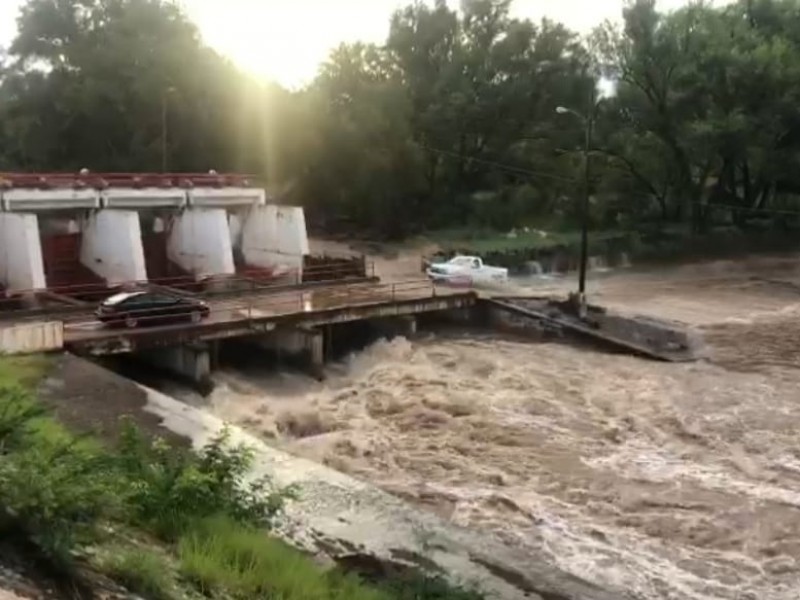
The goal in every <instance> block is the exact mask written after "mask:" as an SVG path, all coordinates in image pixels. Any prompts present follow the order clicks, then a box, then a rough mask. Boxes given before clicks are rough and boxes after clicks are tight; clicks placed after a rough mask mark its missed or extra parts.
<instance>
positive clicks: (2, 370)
mask: <svg viewBox="0 0 800 600" xmlns="http://www.w3.org/2000/svg"><path fill="white" fill-rule="evenodd" d="M49 365H50V359H49V358H48V357H47V356H44V355H42V354H33V355H27V356H0V386H3V385H19V386H22V387H26V388H27V387H31V386H34V385H36V384H37V383H38V382H39V381H40V380H41V379H42V377H44V375H45V373H46V372H47V369H48V368H49Z"/></svg>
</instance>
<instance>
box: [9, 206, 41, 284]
mask: <svg viewBox="0 0 800 600" xmlns="http://www.w3.org/2000/svg"><path fill="white" fill-rule="evenodd" d="M0 283H2V284H3V286H4V287H5V288H6V289H7V290H8V291H10V292H21V291H27V290H34V289H44V288H45V287H47V283H46V281H45V276H44V261H43V260H42V245H41V241H40V239H39V219H38V218H37V216H36V215H32V214H19V213H0Z"/></svg>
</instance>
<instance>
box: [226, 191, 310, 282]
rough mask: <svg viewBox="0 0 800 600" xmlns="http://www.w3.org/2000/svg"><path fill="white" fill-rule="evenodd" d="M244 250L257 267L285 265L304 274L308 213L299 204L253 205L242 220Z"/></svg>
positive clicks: (306, 252)
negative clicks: (306, 214)
mask: <svg viewBox="0 0 800 600" xmlns="http://www.w3.org/2000/svg"><path fill="white" fill-rule="evenodd" d="M239 237H240V240H241V241H240V243H241V250H242V255H243V257H244V260H245V262H246V263H247V264H249V265H253V266H255V267H264V268H269V267H277V266H285V267H288V268H290V269H292V270H295V271H296V272H297V273H298V276H299V277H302V271H303V257H304V256H305V255H306V254H308V253H309V247H308V234H307V232H306V217H305V213H304V212H303V209H302V208H301V207H299V206H276V205H272V204H270V205H266V206H254V207H253V208H251V209H250V211H249V212H248V213H247V216H246V217H245V219H244V222H243V223H242V224H241V233H240V236H239Z"/></svg>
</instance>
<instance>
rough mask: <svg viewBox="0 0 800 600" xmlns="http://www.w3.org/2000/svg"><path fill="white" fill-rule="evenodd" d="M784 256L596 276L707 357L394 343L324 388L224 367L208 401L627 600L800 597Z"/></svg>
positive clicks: (797, 338)
mask: <svg viewBox="0 0 800 600" xmlns="http://www.w3.org/2000/svg"><path fill="white" fill-rule="evenodd" d="M780 265H781V267H780V269H778V271H780V272H779V273H777V274H775V273H772V274H771V277H780V278H781V280H780V281H779V282H778V283H776V282H775V281H772V280H768V279H769V278H767V279H764V278H762V277H761V275H763V270H762V269H761V268H756V271H757V273H758V274H759V276H758V277H756V278H754V277H753V275H752V272H753V268H754V267H753V266H752V265H749V266H747V268H743V267H742V268H739V267H737V269H738V270H736V272H733V267H730V265H728V266H725V267H724V268H723V267H720V266H719V265H717V266H716V267H714V268H713V269H712V272H706V271H704V270H702V269H700V270H698V269H693V270H691V271H688V272H681V271H680V270H678V271H675V272H671V273H669V274H664V275H662V276H658V277H654V276H652V275H647V276H638V275H635V274H631V275H625V276H621V277H618V278H613V277H612V278H610V279H609V280H608V281H606V282H604V283H602V282H601V283H598V284H596V285H595V293H596V294H597V297H599V298H601V299H602V300H603V301H604V302H606V303H608V304H611V305H615V306H616V307H618V308H619V309H623V310H624V309H630V310H635V311H638V312H642V311H643V309H649V310H650V311H651V312H652V313H653V314H658V315H660V316H667V317H670V318H676V319H681V320H683V321H686V322H690V323H691V324H693V325H694V326H696V327H697V328H698V329H700V330H701V331H702V332H703V333H704V335H705V337H706V339H707V343H708V346H709V357H710V358H709V360H704V361H701V362H698V363H695V364H688V365H687V364H682V365H673V364H663V363H657V362H651V361H648V360H643V359H639V358H635V357H630V356H624V355H613V354H606V353H603V352H599V351H597V350H593V349H587V348H584V347H581V346H578V345H573V344H566V343H527V342H520V341H513V340H510V339H496V338H493V337H489V336H475V335H471V336H465V335H461V336H457V335H450V336H447V337H436V336H430V337H427V338H423V339H420V340H415V341H413V342H410V341H408V340H406V339H403V338H399V339H395V340H393V341H391V342H386V341H380V342H378V343H376V344H374V345H372V346H371V347H369V348H368V349H367V350H366V351H364V352H362V353H359V354H356V355H353V356H351V357H350V358H348V359H347V360H346V361H344V362H342V363H339V364H336V365H332V366H330V367H329V369H328V379H327V381H325V382H324V383H317V382H313V381H311V380H309V379H306V378H304V377H302V376H300V375H292V374H265V373H260V372H257V371H249V372H242V371H222V372H220V373H219V374H217V376H216V377H217V389H216V391H215V392H214V393H213V395H212V396H211V398H210V399H209V400H208V401H209V403H210V407H211V410H213V411H214V412H215V413H216V414H218V415H219V416H222V417H224V418H225V419H227V420H230V421H232V422H235V423H237V424H239V425H242V426H243V427H245V428H247V429H248V430H250V431H251V432H253V433H256V434H259V435H261V436H262V437H263V438H264V439H265V440H267V441H268V442H269V443H271V444H274V445H276V446H278V447H280V448H283V449H286V450H288V451H290V452H292V453H295V454H298V455H302V456H305V457H310V458H313V459H315V460H318V461H321V462H324V463H326V464H328V465H330V466H332V467H334V468H336V469H339V470H341V471H344V472H347V473H350V474H353V475H354V476H356V477H359V478H362V479H364V480H368V481H370V482H373V483H375V484H377V485H379V486H381V487H382V488H384V489H386V490H388V491H390V492H392V493H394V494H397V495H399V496H401V497H404V498H407V499H408V500H410V501H411V502H414V503H416V504H418V505H420V506H423V507H425V508H426V509H428V510H433V511H436V512H437V513H439V514H440V515H442V516H443V517H445V518H447V519H449V520H451V521H452V522H455V523H457V524H461V525H464V526H468V527H472V528H488V529H491V530H494V531H495V532H497V533H499V534H500V535H501V536H503V538H504V539H505V540H507V542H508V543H509V544H513V545H515V546H519V547H523V548H524V547H531V548H533V547H535V548H538V549H542V550H544V551H545V553H546V554H547V555H548V556H549V557H550V560H551V561H552V563H553V564H554V565H557V566H559V567H560V568H562V569H564V570H566V571H568V572H571V573H574V574H576V575H579V576H581V577H583V578H586V579H589V580H591V581H594V582H597V583H599V584H601V585H607V586H608V587H610V588H613V589H623V590H626V591H627V592H628V593H630V594H631V595H632V596H633V597H635V598H639V599H642V600H663V599H670V600H712V599H714V600H718V599H724V600H797V598H798V597H800V563H799V562H798V561H799V560H800V288H798V289H793V287H792V286H793V285H794V284H793V283H792V282H793V281H795V280H796V275H797V272H796V268H795V267H794V266H793V265H794V262H791V263H786V264H784V263H780ZM773 266H774V265H773ZM729 267H730V268H729ZM781 269H784V270H783V271H781ZM786 269H788V271H786ZM787 282H788V283H787Z"/></svg>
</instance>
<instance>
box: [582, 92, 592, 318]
mask: <svg viewBox="0 0 800 600" xmlns="http://www.w3.org/2000/svg"><path fill="white" fill-rule="evenodd" d="M593 113H594V104H592V113H590V115H589V116H588V117H587V118H586V119H585V121H586V123H585V126H586V140H585V141H586V144H585V146H584V149H583V202H582V204H581V262H580V273H579V274H578V294H579V295H580V298H579V299H580V303H581V306H585V305H586V271H587V268H588V263H589V195H590V194H591V189H590V181H591V152H592V133H593V129H594V114H593Z"/></svg>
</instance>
